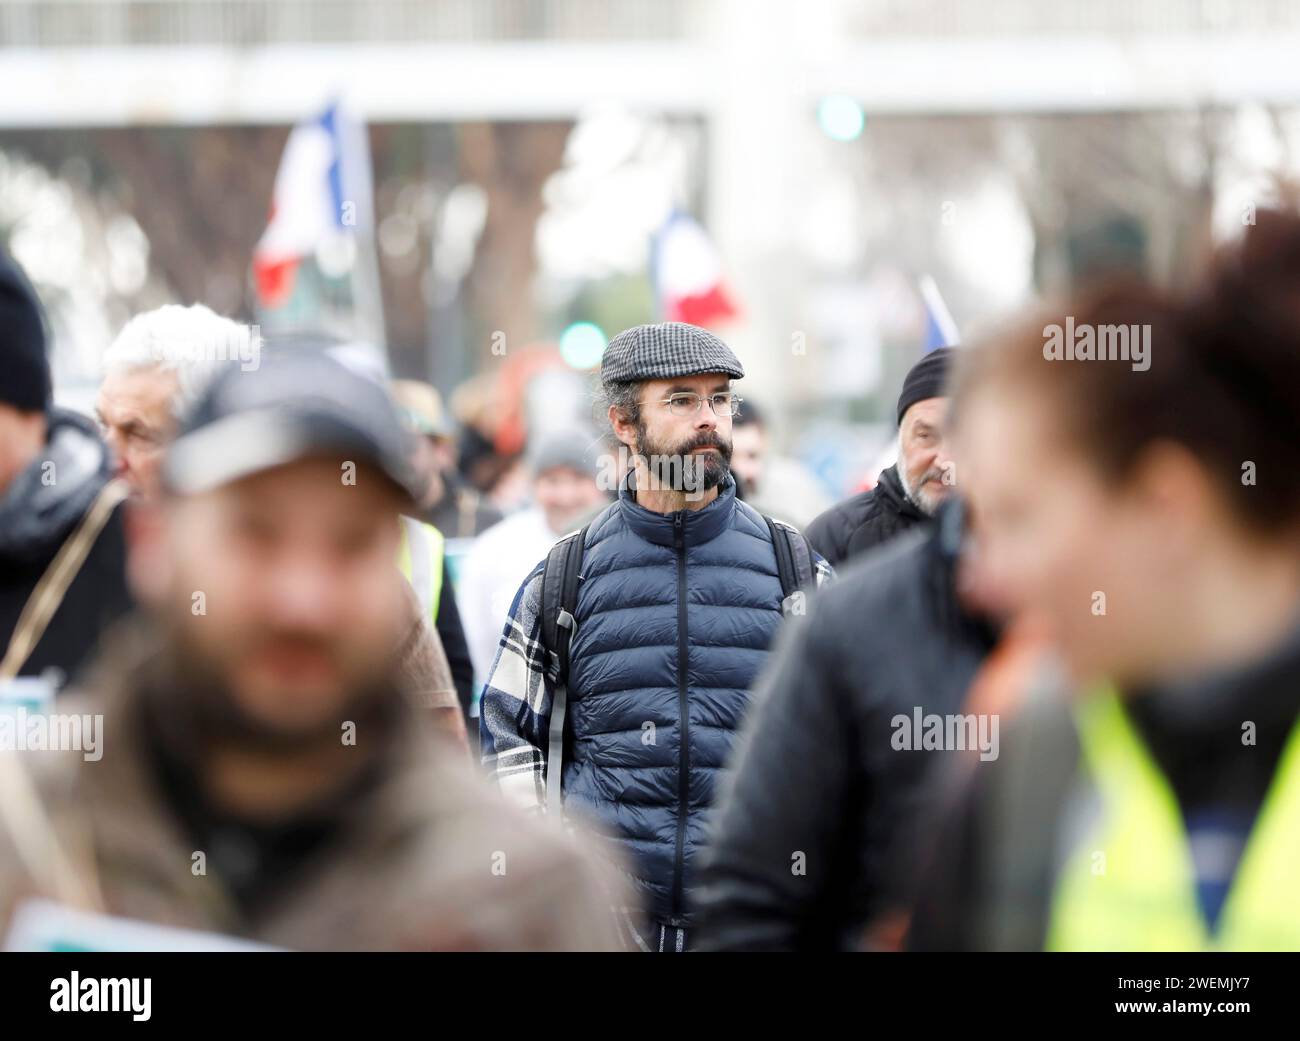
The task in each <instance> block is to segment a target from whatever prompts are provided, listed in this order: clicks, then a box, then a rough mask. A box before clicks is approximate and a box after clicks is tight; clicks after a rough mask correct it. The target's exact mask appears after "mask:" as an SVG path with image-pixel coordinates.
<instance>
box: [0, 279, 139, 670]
mask: <svg viewBox="0 0 1300 1041" xmlns="http://www.w3.org/2000/svg"><path fill="white" fill-rule="evenodd" d="M0 366H3V369H4V378H3V379H0V654H3V655H4V662H3V665H0V686H2V685H3V684H4V683H6V682H8V681H9V680H11V679H13V678H14V677H15V676H19V677H43V678H44V679H45V680H46V681H47V682H48V686H49V687H51V688H53V689H55V690H57V689H58V688H60V687H62V686H63V684H64V683H65V682H66V681H67V680H68V679H70V678H71V677H72V676H73V675H74V674H75V673H76V672H77V670H78V668H79V667H80V666H81V665H82V663H83V662H84V661H85V660H86V659H87V658H88V657H89V655H90V652H91V651H92V650H94V648H95V645H96V643H97V642H98V640H99V637H100V634H101V633H102V632H103V631H104V630H105V629H106V628H107V627H108V626H109V625H110V624H111V623H112V622H113V621H115V620H116V619H117V618H118V617H119V616H120V615H122V614H124V613H125V612H126V610H127V609H128V608H129V607H130V604H131V597H130V594H129V593H128V592H127V583H126V570H125V567H126V565H125V560H126V547H125V542H124V539H123V533H122V511H123V506H122V499H123V497H124V494H125V490H124V489H121V488H120V486H118V485H116V484H115V483H114V482H111V481H110V478H111V476H112V463H111V460H110V458H109V453H108V450H107V448H106V447H105V445H104V443H103V441H101V440H100V438H99V436H98V434H97V433H96V431H95V427H94V424H93V423H91V421H90V420H89V419H87V418H86V417H84V416H81V415H78V414H76V413H74V412H69V411H67V410H66V409H58V408H54V407H53V406H52V404H51V384H50V367H49V360H48V358H47V356H46V343H45V323H44V320H43V317H42V314H41V310H40V304H39V303H38V302H37V299H36V295H35V293H34V292H33V291H32V289H31V286H30V285H29V284H28V283H27V280H26V279H25V278H24V277H23V275H22V274H21V273H20V272H19V271H18V270H17V268H15V267H14V266H12V264H10V263H9V262H8V260H7V259H4V258H0ZM78 531H80V532H81V533H82V535H81V538H74V534H75V533H76V532H78ZM65 547H67V548H68V553H67V555H66V556H65V558H64V560H65V562H66V563H67V565H68V567H69V569H70V571H69V572H67V573H68V574H70V575H71V578H70V580H69V581H66V582H61V581H58V580H57V576H56V575H53V574H51V573H50V572H51V563H52V562H53V561H54V559H55V557H56V555H57V554H58V553H59V552H60V550H63V549H64V548H65ZM63 573H64V572H63V569H60V574H63ZM47 575H48V577H46V576H47ZM43 577H46V581H45V584H44V585H40V588H41V590H42V596H41V597H40V598H39V599H41V601H42V603H45V604H49V605H51V606H52V608H53V609H52V611H46V612H44V613H42V612H40V611H37V610H35V605H33V609H32V610H29V611H27V612H26V615H25V616H24V610H25V609H26V608H27V606H28V604H29V603H31V602H32V600H33V592H34V591H35V590H36V589H37V588H38V585H39V584H40V583H41V582H42V578H43ZM44 616H48V617H44ZM20 622H21V624H20Z"/></svg>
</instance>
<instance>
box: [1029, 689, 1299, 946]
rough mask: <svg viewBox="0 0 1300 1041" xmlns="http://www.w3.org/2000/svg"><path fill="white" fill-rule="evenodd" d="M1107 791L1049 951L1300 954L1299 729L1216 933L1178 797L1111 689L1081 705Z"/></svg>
mask: <svg viewBox="0 0 1300 1041" xmlns="http://www.w3.org/2000/svg"><path fill="white" fill-rule="evenodd" d="M1076 718H1077V721H1078V726H1079V737H1080V741H1081V743H1082V746H1083V759H1084V762H1085V764H1086V766H1087V768H1088V770H1089V771H1090V773H1091V775H1092V778H1093V781H1094V782H1095V784H1096V785H1097V788H1098V790H1099V792H1100V795H1101V802H1102V814H1101V820H1100V822H1099V823H1098V825H1097V827H1096V829H1095V830H1094V832H1093V834H1091V835H1089V836H1087V837H1086V838H1085V839H1084V841H1082V842H1081V843H1080V844H1079V846H1078V848H1077V849H1076V850H1075V851H1074V853H1073V854H1072V855H1071V856H1070V858H1069V859H1068V860H1067V861H1066V864H1065V867H1064V869H1063V870H1062V872H1061V874H1060V876H1059V877H1058V880H1057V885H1056V890H1055V895H1054V900H1053V904H1052V909H1051V917H1050V924H1049V927H1048V932H1047V947H1048V949H1049V950H1057V951H1080V950H1083V951H1242V950H1259V951H1282V950H1290V951H1294V950H1300V885H1297V881H1298V880H1297V865H1300V724H1298V725H1297V726H1296V727H1295V728H1294V729H1293V730H1292V732H1291V735H1290V737H1289V738H1288V739H1287V742H1286V746H1285V748H1284V750H1283V752H1282V756H1281V758H1280V759H1279V761H1278V765H1277V769H1276V772H1275V773H1274V775H1273V780H1272V782H1271V784H1270V786H1269V790H1268V793H1267V795H1266V796H1265V798H1264V802H1263V803H1262V805H1261V806H1260V809H1259V814H1258V816H1257V817H1256V819H1255V824H1254V827H1253V828H1252V830H1251V833H1250V836H1249V839H1248V840H1247V843H1246V846H1245V848H1244V849H1243V850H1242V854H1241V860H1240V861H1239V863H1238V865H1237V872H1236V875H1235V876H1234V878H1233V880H1232V885H1231V887H1230V889H1229V891H1228V896H1227V900H1226V901H1225V903H1224V905H1223V910H1222V913H1221V914H1220V916H1219V920H1218V923H1217V928H1216V929H1215V930H1214V932H1213V933H1211V932H1210V930H1209V927H1208V924H1207V923H1206V921H1205V918H1204V915H1202V914H1201V912H1200V908H1199V906H1198V904H1197V900H1196V879H1195V874H1194V871H1193V867H1192V857H1191V852H1190V849H1189V847H1188V841H1187V832H1186V829H1185V827H1184V825H1183V818H1182V814H1181V812H1180V810H1179V807H1178V801H1177V798H1176V796H1175V795H1174V792H1173V789H1172V788H1171V787H1170V785H1169V782H1168V780H1166V778H1165V777H1164V775H1163V774H1162V773H1161V772H1160V769H1159V767H1158V766H1157V765H1156V762H1155V760H1154V759H1153V758H1152V756H1151V754H1150V752H1149V751H1148V750H1147V748H1146V746H1145V744H1144V743H1143V740H1142V737H1141V735H1140V734H1139V733H1138V731H1137V729H1136V728H1135V727H1134V725H1133V723H1132V721H1131V720H1130V719H1129V716H1128V713H1127V712H1126V711H1125V709H1124V706H1123V703H1122V701H1121V699H1120V698H1119V696H1118V695H1117V694H1116V692H1115V691H1114V690H1112V689H1107V690H1104V691H1099V692H1098V693H1097V694H1095V695H1094V696H1091V697H1087V698H1083V699H1081V700H1080V702H1079V704H1078V706H1077V707H1076Z"/></svg>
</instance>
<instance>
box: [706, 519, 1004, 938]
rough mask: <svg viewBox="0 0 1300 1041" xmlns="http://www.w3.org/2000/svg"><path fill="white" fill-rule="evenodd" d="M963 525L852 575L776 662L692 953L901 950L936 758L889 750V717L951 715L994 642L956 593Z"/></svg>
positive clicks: (726, 817)
mask: <svg viewBox="0 0 1300 1041" xmlns="http://www.w3.org/2000/svg"><path fill="white" fill-rule="evenodd" d="M961 513H962V510H961V504H960V502H958V501H956V500H954V501H951V502H949V503H947V504H945V506H944V508H943V510H942V511H941V513H940V517H939V523H937V524H935V525H928V526H926V528H925V529H923V530H919V531H913V532H910V533H908V534H907V535H905V536H903V537H901V538H899V539H898V540H896V541H895V542H894V543H892V544H891V545H889V546H888V547H885V548H883V549H881V550H880V551H879V552H877V553H873V554H870V555H869V556H868V558H867V559H866V560H863V561H860V562H858V563H856V564H854V565H852V566H851V567H850V568H849V569H848V570H847V571H845V572H844V573H842V574H841V575H840V577H839V578H838V580H837V581H836V582H834V583H831V584H830V585H828V586H827V587H826V588H825V589H824V590H823V591H822V593H821V594H820V595H819V596H818V597H817V598H816V599H815V600H814V601H813V602H812V606H811V608H810V610H809V612H808V614H807V615H806V616H805V617H804V618H802V619H800V620H799V623H798V624H797V625H795V626H792V627H790V628H788V629H787V630H786V632H785V633H784V635H783V637H782V638H781V639H780V641H779V643H778V645H777V647H776V648H775V649H774V651H773V655H772V658H771V659H770V660H769V663H768V665H767V667H766V669H765V671H764V673H763V674H762V677H761V678H760V680H759V682H758V684H757V686H756V689H755V695H754V699H755V705H756V707H755V709H754V711H753V713H752V715H751V716H750V719H749V721H748V723H747V725H746V728H745V731H744V734H743V736H742V738H741V742H740V745H739V748H738V751H737V753H736V755H735V758H734V760H733V763H734V768H735V777H734V781H733V783H732V785H731V787H730V789H729V790H728V792H727V793H726V795H725V796H724V797H723V798H722V800H721V803H720V806H719V810H718V818H717V827H716V830H715V831H714V834H713V836H712V838H711V840H710V843H709V845H708V848H707V850H706V853H705V855H704V866H703V869H702V872H701V883H700V897H699V909H700V911H699V913H700V926H699V930H700V947H701V949H705V950H843V949H856V948H859V947H862V946H865V945H872V946H880V945H894V944H896V943H897V941H898V939H899V937H901V931H902V929H901V924H900V922H899V920H898V915H897V912H898V911H899V910H900V909H901V908H902V907H903V905H904V900H905V896H904V890H903V885H902V876H903V874H905V872H903V871H902V870H901V869H902V867H903V866H904V865H906V864H908V863H910V857H909V850H910V849H911V847H912V842H911V840H910V837H909V835H908V829H907V827H906V825H908V824H909V823H910V822H915V821H918V820H922V819H924V815H925V812H926V809H927V807H928V806H929V805H930V802H929V794H928V790H927V788H926V781H927V778H928V776H929V774H930V771H931V770H932V769H933V766H934V763H935V762H936V757H935V756H933V755H924V754H922V749H920V748H917V749H899V748H898V747H897V745H898V736H897V735H898V734H899V732H900V723H899V717H900V716H901V717H905V718H906V719H907V720H908V722H909V724H910V721H911V720H912V719H913V718H914V714H915V712H916V711H917V710H918V709H919V710H920V712H921V713H922V716H934V715H940V716H942V715H946V714H952V713H956V712H958V711H959V706H960V705H961V703H962V700H963V697H964V695H965V693H966V689H967V687H968V685H969V683H970V681H971V679H972V677H973V676H974V675H975V672H976V670H977V668H978V667H979V664H980V662H981V660H982V659H983V657H984V655H985V653H986V652H987V650H988V649H989V647H990V646H991V645H992V642H993V634H992V632H991V631H990V630H989V628H988V627H987V626H986V625H985V623H984V622H983V621H982V620H981V619H980V618H979V617H978V616H976V615H974V614H972V613H971V612H969V611H968V610H967V609H966V608H965V607H963V606H962V603H961V601H960V599H959V597H958V595H957V592H956V584H955V583H956V565H957V562H958V547H959V543H960V541H961V538H960V536H961V526H962V517H961ZM869 932H870V936H869V935H868V933H869Z"/></svg>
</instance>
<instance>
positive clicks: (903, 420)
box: [805, 347, 955, 567]
mask: <svg viewBox="0 0 1300 1041" xmlns="http://www.w3.org/2000/svg"><path fill="white" fill-rule="evenodd" d="M953 353H954V348H952V347H940V348H938V349H937V350H933V351H930V352H929V353H928V354H926V355H924V356H923V357H922V358H921V360H920V361H918V362H917V363H916V364H915V365H913V366H912V368H911V371H910V372H908V374H907V378H906V379H904V380H903V391H902V393H901V394H899V396H898V416H897V418H898V462H897V463H895V464H894V465H893V466H890V467H886V468H885V469H884V470H882V471H881V473H880V477H879V479H878V480H877V482H876V486H875V487H874V488H872V489H871V490H870V491H865V492H861V493H859V494H857V495H855V496H853V497H852V498H849V499H846V500H844V501H843V502H841V503H837V504H836V505H835V506H832V507H831V508H830V509H829V510H827V511H826V512H825V513H823V514H822V515H821V516H820V517H818V518H817V519H816V520H815V521H813V522H812V523H811V524H810V525H808V529H807V531H806V532H805V534H806V535H807V536H808V541H809V542H811V543H812V544H813V548H814V549H816V550H817V552H818V553H820V554H821V555H822V556H824V557H825V558H826V559H827V560H828V561H830V563H831V565H832V566H833V567H840V566H841V565H843V564H844V562H845V561H847V560H849V559H850V558H852V557H856V556H858V555H860V554H862V553H865V552H866V551H867V550H869V549H872V548H874V547H875V546H879V545H880V544H881V543H882V542H885V541H886V540H888V539H891V538H893V537H894V536H895V535H899V534H901V533H902V532H904V531H907V530H908V529H909V528H912V527H915V526H916V525H918V524H920V523H922V522H924V521H926V520H928V519H929V518H930V517H933V516H934V514H935V511H936V510H938V508H939V504H940V503H942V502H943V500H944V499H945V498H947V496H948V494H949V493H950V492H951V491H952V487H953V485H954V483H955V474H954V472H953V465H952V461H951V460H950V459H949V458H948V455H947V453H946V451H945V449H944V440H943V434H944V420H945V418H946V415H947V411H948V398H947V396H946V394H947V391H946V387H945V384H946V383H947V379H948V370H949V367H950V365H951V362H952V356H953Z"/></svg>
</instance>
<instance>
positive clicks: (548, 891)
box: [0, 658, 623, 950]
mask: <svg viewBox="0 0 1300 1041" xmlns="http://www.w3.org/2000/svg"><path fill="white" fill-rule="evenodd" d="M92 675H95V674H92ZM137 675H138V659H137V664H136V665H135V666H133V665H132V661H131V659H129V658H128V660H127V662H126V663H125V664H124V665H122V664H118V663H106V664H105V665H104V667H102V668H101V669H100V670H99V671H98V678H97V679H96V688H95V689H94V690H93V691H90V692H88V693H87V694H84V695H82V694H74V695H69V696H68V698H67V699H61V700H60V701H59V703H58V706H57V711H59V712H62V713H77V712H89V713H102V714H103V726H102V730H101V735H102V738H101V748H102V757H101V758H100V759H99V761H97V762H87V761H85V760H84V758H83V756H82V754H81V753H79V752H57V753H56V752H26V753H19V754H17V755H10V756H9V758H10V759H11V760H20V761H21V762H22V763H23V765H24V768H25V770H26V772H27V774H28V776H29V777H31V778H32V779H33V780H34V782H35V786H36V789H37V791H38V792H39V796H40V802H41V804H42V805H43V807H44V812H45V813H46V814H47V815H48V817H49V818H50V819H51V820H52V821H53V822H54V829H53V830H54V832H55V833H56V834H57V835H58V836H59V837H60V846H61V847H62V850H63V855H64V862H72V863H75V870H74V871H73V872H72V873H71V874H72V876H73V878H74V879H75V880H76V882H77V885H78V887H82V888H86V889H88V890H91V891H97V893H98V896H97V898H95V899H94V904H95V906H94V907H93V909H95V910H101V911H105V912H107V913H110V914H113V915H120V916H124V917H128V918H133V919H139V920H142V921H146V922H150V923H155V924H163V925H173V926H180V927H185V928H189V929H198V930H205V931H212V932H218V933H223V934H228V935H233V936H239V937H245V938H248V939H252V940H255V941H259V942H263V943H267V944H271V945H275V946H280V947H286V948H291V949H299V950H607V949H608V950H612V949H616V945H617V938H616V936H615V934H614V931H613V916H612V915H611V913H610V907H611V906H614V905H621V904H622V903H623V900H622V898H621V895H619V894H617V891H616V887H617V886H618V883H617V881H615V878H614V875H613V872H612V871H611V869H610V868H608V867H606V866H603V865H602V864H601V863H600V862H599V861H597V860H596V859H594V858H593V857H591V856H590V855H589V854H588V853H587V852H586V850H585V849H582V848H580V847H579V845H578V844H577V842H576V840H574V839H572V838H570V837H568V836H565V835H562V834H560V833H559V832H557V831H556V830H554V828H553V827H552V826H550V825H548V824H546V823H545V822H544V821H543V820H542V819H539V818H532V817H527V816H524V815H522V814H521V813H520V812H519V811H516V810H514V809H512V808H510V807H507V806H506V805H505V804H504V802H503V801H502V800H501V799H500V797H499V796H498V795H497V793H496V792H495V790H494V789H493V788H492V787H491V786H490V785H489V784H488V783H487V781H486V780H485V779H483V778H481V777H479V776H478V775H477V772H476V771H475V770H474V768H473V767H472V765H471V764H469V763H468V762H466V761H465V760H464V759H463V758H462V757H461V756H460V755H458V754H457V753H456V752H455V751H454V749H452V748H450V747H449V746H448V745H447V743H446V742H445V741H444V740H443V739H441V738H440V737H439V736H438V735H436V734H435V733H434V732H433V729H434V728H433V727H431V726H430V724H429V720H428V719H427V717H424V716H423V715H422V714H421V713H420V712H419V711H418V710H416V709H415V708H414V707H413V706H411V704H410V702H409V701H407V702H403V711H404V712H405V713H406V714H407V716H408V717H409V718H407V719H406V721H405V723H403V724H401V725H400V726H398V727H396V728H395V733H396V736H395V737H393V738H392V739H391V740H389V741H387V742H386V743H385V749H384V751H385V755H384V757H383V759H382V762H383V770H382V781H381V782H380V783H379V784H377V785H375V786H374V787H373V788H372V789H371V793H370V794H369V795H367V796H365V797H364V798H363V799H362V800H361V801H362V802H363V803H364V804H363V805H355V806H353V807H351V809H350V811H349V812H348V815H347V818H346V820H345V822H344V825H343V826H342V828H341V830H340V832H339V835H338V838H337V839H336V840H335V841H334V842H333V843H331V844H330V845H329V846H328V847H326V848H325V850H323V851H322V852H320V853H318V854H317V855H316V859H315V860H314V861H313V862H312V863H311V864H310V865H308V866H307V867H306V868H304V869H303V870H301V871H300V872H298V873H297V874H295V876H294V878H293V880H292V882H293V884H292V885H287V886H285V887H284V888H283V890H282V891H281V892H280V894H279V895H278V896H277V897H275V898H274V900H273V901H272V903H271V905H270V906H268V908H267V910H266V911H264V912H262V913H260V914H259V915H258V916H257V917H255V918H250V917H248V916H247V915H246V914H245V913H244V912H243V911H241V909H240V908H239V907H238V906H237V905H236V904H235V902H234V901H233V900H232V898H231V896H230V894H229V891H228V890H227V888H226V887H225V886H224V885H223V883H222V880H221V879H220V878H218V877H215V876H214V874H212V873H211V872H210V871H208V872H207V873H204V874H196V872H195V865H196V863H197V858H196V857H195V854H196V853H198V852H202V851H198V850H194V849H192V848H191V842H190V840H188V839H187V838H186V836H185V833H184V832H183V830H182V829H181V827H180V825H179V824H178V822H177V820H176V818H175V816H174V814H173V812H172V810H171V808H170V806H169V804H168V803H167V801H166V799H165V798H164V795H163V793H162V792H161V791H160V790H159V787H158V785H159V782H158V780H157V776H156V774H155V772H154V771H153V770H152V769H151V768H150V766H149V762H150V760H149V757H148V753H147V748H146V746H145V743H144V741H143V740H142V739H141V733H142V728H141V726H140V724H139V721H138V719H139V715H140V713H141V711H142V706H143V702H144V698H143V695H142V694H141V693H140V691H139V688H138V684H134V683H133V679H134V678H135V677H136V676H137ZM6 769H9V768H6ZM6 777H8V775H7V774H6ZM9 779H10V780H12V778H11V777H10V778H9ZM3 797H5V796H4V795H0V798H3ZM10 816H13V815H10ZM18 816H19V817H21V816H22V815H21V814H19V815H18ZM27 828H28V833H27V834H26V835H25V848H26V849H27V850H28V853H29V856H32V857H34V858H35V859H37V860H42V858H47V859H45V860H43V862H44V863H48V864H49V867H48V869H44V870H40V871H38V872H36V873H33V872H31V871H28V870H26V869H25V867H24V863H23V861H22V860H21V859H20V858H19V857H18V855H17V848H16V846H15V842H14V835H13V831H12V829H11V828H7V827H6V825H5V821H4V819H3V818H0V932H2V931H3V930H4V928H5V925H4V923H6V922H7V920H8V918H9V916H10V914H11V913H12V911H13V908H14V907H15V905H16V904H17V902H18V901H20V900H21V899H22V898H23V897H25V896H46V897H52V898H55V899H58V898H60V896H61V894H60V893H59V892H57V891H56V890H57V889H59V888H60V887H58V886H57V885H56V882H55V879H56V872H55V869H54V866H53V864H54V861H53V859H49V858H48V855H49V854H50V852H51V851H50V848H49V845H48V838H49V834H50V829H48V828H41V827H35V826H33V825H32V822H31V821H30V819H29V820H28V822H27ZM37 876H39V877H37ZM62 888H63V889H64V890H65V892H67V891H70V890H71V889H72V888H77V887H67V886H65V887H62ZM67 902H71V901H67Z"/></svg>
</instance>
